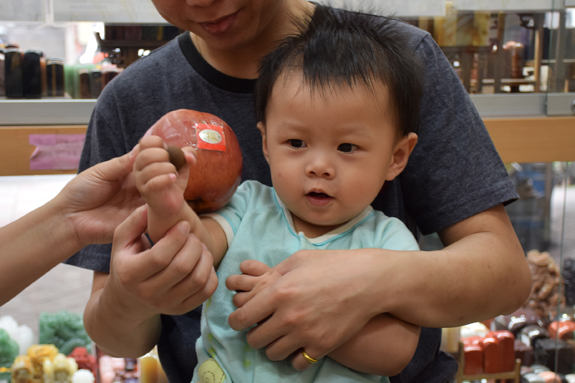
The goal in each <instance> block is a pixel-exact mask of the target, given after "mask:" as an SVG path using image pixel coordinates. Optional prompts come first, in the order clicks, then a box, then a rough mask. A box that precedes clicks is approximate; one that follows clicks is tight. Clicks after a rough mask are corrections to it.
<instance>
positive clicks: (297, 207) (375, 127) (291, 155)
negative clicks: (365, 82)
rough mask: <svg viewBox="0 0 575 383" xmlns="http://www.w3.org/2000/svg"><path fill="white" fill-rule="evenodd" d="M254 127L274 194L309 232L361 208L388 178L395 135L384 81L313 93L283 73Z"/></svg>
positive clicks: (323, 228) (324, 228)
mask: <svg viewBox="0 0 575 383" xmlns="http://www.w3.org/2000/svg"><path fill="white" fill-rule="evenodd" d="M259 127H260V130H263V131H264V154H265V155H266V158H267V159H268V162H269V164H270V168H271V176H272V182H273V185H274V187H275V189H276V192H277V194H278V196H279V197H280V198H281V200H282V201H283V202H284V204H285V205H286V206H287V208H288V209H289V210H290V211H291V212H292V215H293V219H294V224H295V226H296V230H297V231H303V232H304V233H305V234H306V235H308V236H319V235H322V234H324V233H327V232H329V231H330V230H332V229H334V228H336V227H338V226H340V225H341V224H343V223H345V222H347V221H349V220H350V219H352V218H353V217H355V216H356V215H358V214H359V213H361V212H362V211H363V209H365V208H366V207H367V206H368V205H369V204H371V202H372V201H373V200H374V199H375V197H376V196H377V194H378V193H379V191H380V190H381V187H382V186H383V183H384V182H385V180H386V178H388V169H389V167H390V164H391V162H392V157H393V151H394V147H395V144H396V141H397V139H396V128H395V123H394V120H393V118H392V115H391V113H390V108H389V102H388V92H387V89H386V88H385V87H384V86H383V85H378V86H377V87H376V94H374V93H372V92H370V91H369V90H367V89H366V88H365V87H364V86H362V85H358V86H354V88H353V89H351V88H349V87H347V86H344V87H341V88H339V87H338V88H334V89H333V90H330V89H328V90H326V91H317V90H316V91H313V92H311V91H310V89H309V87H308V86H306V85H302V81H301V79H300V78H299V77H298V76H294V75H292V76H288V77H287V79H286V77H285V76H280V78H279V79H278V81H277V82H276V86H275V87H274V90H273V92H272V97H271V100H270V102H269V105H268V108H267V112H266V124H265V127H264V126H263V124H260V125H259Z"/></svg>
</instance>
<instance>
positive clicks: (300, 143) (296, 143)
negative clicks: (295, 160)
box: [288, 139, 305, 148]
mask: <svg viewBox="0 0 575 383" xmlns="http://www.w3.org/2000/svg"><path fill="white" fill-rule="evenodd" d="M288 143H289V144H290V145H291V146H292V147H293V148H303V147H305V142H303V141H302V140H296V139H291V140H288Z"/></svg>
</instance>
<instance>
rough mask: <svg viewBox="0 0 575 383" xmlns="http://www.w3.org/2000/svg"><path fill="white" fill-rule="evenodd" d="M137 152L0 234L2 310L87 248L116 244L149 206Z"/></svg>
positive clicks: (72, 185) (99, 169) (85, 177)
mask: <svg viewBox="0 0 575 383" xmlns="http://www.w3.org/2000/svg"><path fill="white" fill-rule="evenodd" d="M136 151H137V149H134V151H133V152H132V153H129V154H126V155H124V156H122V157H118V158H114V159H112V160H110V161H106V162H103V163H101V164H98V165H96V166H94V167H91V168H89V169H87V170H85V171H84V172H82V173H80V174H79V175H77V176H76V177H74V179H72V180H71V181H70V182H69V183H68V184H67V185H66V186H65V187H64V188H63V189H62V191H61V192H60V193H59V194H58V195H57V196H56V197H55V198H54V199H52V200H51V201H49V202H48V203H46V204H45V205H43V206H41V207H39V208H38V209H36V210H34V211H32V212H31V213H29V214H27V215H25V216H24V217H22V218H20V219H18V220H17V221H15V222H12V223H10V224H8V225H6V226H4V227H2V228H0V243H2V246H1V247H0V270H2V271H3V276H2V279H1V281H0V305H2V304H4V303H6V302H7V301H9V300H10V299H11V298H13V297H14V296H15V295H16V294H18V293H20V292H21V291H22V290H23V289H24V288H26V287H27V286H28V285H30V284H31V283H32V282H34V281H35V280H36V279H38V278H39V277H41V276H42V275H44V274H45V273H46V272H48V271H49V270H50V269H52V268H53V267H54V266H56V265H57V264H58V263H60V262H62V261H64V260H65V259H66V258H68V257H70V256H71V255H72V254H74V253H75V252H77V251H78V250H80V249H81V248H82V247H84V246H86V245H88V244H92V243H106V242H110V241H111V240H112V235H113V233H114V229H115V228H116V226H117V225H118V224H119V223H120V222H122V221H123V220H124V219H125V218H126V217H127V216H128V215H129V214H130V213H131V212H132V211H133V210H134V209H135V208H136V207H138V206H140V205H142V203H143V200H142V199H141V198H140V197H139V193H138V191H137V189H136V187H135V184H134V182H133V180H132V177H131V171H132V166H133V162H134V158H135V156H134V154H135V153H136Z"/></svg>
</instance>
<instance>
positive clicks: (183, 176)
mask: <svg viewBox="0 0 575 383" xmlns="http://www.w3.org/2000/svg"><path fill="white" fill-rule="evenodd" d="M166 148H167V145H166V144H165V143H164V142H163V141H162V139H161V138H160V137H157V136H149V137H144V138H142V140H141V141H140V150H139V153H138V156H137V157H136V161H135V163H134V178H135V180H136V187H137V188H138V190H139V191H140V193H141V194H142V196H143V197H144V199H145V201H146V203H147V204H148V206H149V208H150V209H152V210H154V211H155V212H156V213H160V214H162V215H163V214H165V215H168V214H173V213H175V212H177V211H178V209H180V207H181V205H182V204H183V203H184V202H185V201H184V190H185V188H186V185H187V183H188V176H189V165H190V164H191V163H192V162H194V160H195V155H194V153H193V151H192V149H191V148H186V151H185V152H184V153H185V157H186V164H185V165H184V166H182V167H181V169H180V170H179V171H178V170H176V167H175V166H174V165H173V164H172V163H170V161H169V159H170V157H169V154H168V151H167V150H166Z"/></svg>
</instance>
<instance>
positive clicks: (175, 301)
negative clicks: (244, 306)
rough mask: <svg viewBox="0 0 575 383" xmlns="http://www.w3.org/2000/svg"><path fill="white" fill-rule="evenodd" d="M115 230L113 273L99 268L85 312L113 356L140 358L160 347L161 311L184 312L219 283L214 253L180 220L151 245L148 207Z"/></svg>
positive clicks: (90, 328)
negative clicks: (148, 229)
mask: <svg viewBox="0 0 575 383" xmlns="http://www.w3.org/2000/svg"><path fill="white" fill-rule="evenodd" d="M130 218H131V219H130V220H127V221H126V222H124V223H122V224H121V225H120V226H118V228H117V229H116V232H115V234H114V242H113V246H112V258H111V266H110V274H106V273H100V272H95V273H94V281H93V284H92V293H91V296H90V299H89V301H88V304H87V305H86V309H85V310H84V325H85V327H86V331H87V332H88V334H89V335H90V338H92V339H93V340H94V342H96V343H97V344H98V346H99V347H101V348H102V350H103V351H104V352H106V353H107V354H108V355H111V356H121V357H139V356H141V355H143V354H145V353H146V352H148V351H149V350H151V349H152V348H153V347H154V345H156V343H157V341H158V339H159V336H160V314H169V315H180V314H184V313H186V312H188V311H190V310H192V309H194V308H196V307H197V306H199V305H200V304H202V302H204V301H205V300H206V299H207V298H208V297H210V296H211V295H212V293H213V292H214V291H215V289H216V287H217V277H216V274H215V271H214V269H213V266H212V263H213V261H212V257H211V254H210V253H209V251H207V249H206V248H205V246H204V245H203V244H202V243H201V242H200V241H199V240H198V239H197V238H196V237H195V236H194V235H191V234H189V232H190V225H189V223H188V222H185V221H184V222H179V223H178V224H176V225H175V226H174V227H172V228H171V229H170V230H169V231H168V232H167V233H166V235H165V236H164V237H163V238H162V239H160V240H159V241H158V242H157V243H156V244H155V245H154V247H150V245H149V242H148V240H147V238H146V237H145V235H144V233H145V230H146V227H147V211H146V209H145V208H142V209H141V211H140V214H135V215H134V216H133V217H130Z"/></svg>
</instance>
